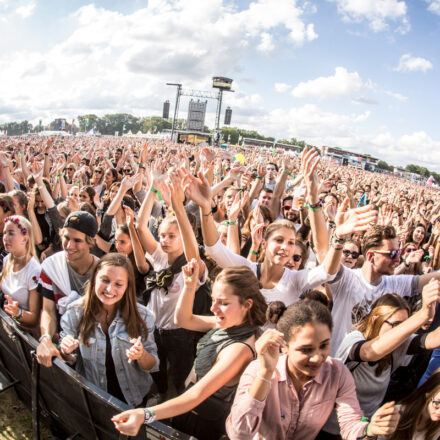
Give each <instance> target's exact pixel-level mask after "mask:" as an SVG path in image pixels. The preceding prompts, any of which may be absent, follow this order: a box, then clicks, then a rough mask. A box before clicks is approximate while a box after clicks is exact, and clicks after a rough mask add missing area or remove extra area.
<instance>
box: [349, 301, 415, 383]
mask: <svg viewBox="0 0 440 440" xmlns="http://www.w3.org/2000/svg"><path fill="white" fill-rule="evenodd" d="M398 310H406V311H407V312H408V316H409V315H410V314H411V310H410V307H409V305H408V303H407V302H406V301H405V300H404V299H403V298H402V297H400V296H399V295H397V294H395V293H387V294H385V295H383V296H381V297H380V298H379V299H377V300H376V301H375V302H374V303H373V305H372V306H371V311H370V313H369V314H368V315H367V316H365V318H364V319H362V321H360V322H359V323H358V324H356V326H355V328H356V330H359V331H360V332H361V333H362V334H363V335H364V336H365V339H366V340H367V341H369V340H371V339H374V338H375V337H377V336H378V335H379V332H380V329H381V327H382V325H383V323H384V322H385V321H386V320H387V319H389V318H391V316H392V315H393V314H394V313H396V312H397V311H398ZM391 356H392V353H390V354H388V355H387V356H385V357H384V358H382V359H381V360H380V361H379V362H378V364H377V367H376V372H375V374H376V376H377V377H379V376H380V375H381V374H382V372H383V371H384V370H385V369H386V368H387V367H388V366H389V365H391Z"/></svg>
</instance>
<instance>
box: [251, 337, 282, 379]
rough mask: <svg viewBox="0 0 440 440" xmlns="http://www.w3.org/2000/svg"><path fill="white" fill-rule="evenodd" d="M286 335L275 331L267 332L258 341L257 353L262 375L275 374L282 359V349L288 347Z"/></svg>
mask: <svg viewBox="0 0 440 440" xmlns="http://www.w3.org/2000/svg"><path fill="white" fill-rule="evenodd" d="M283 337H284V335H283V334H282V333H281V332H279V331H278V330H275V329H269V330H266V331H265V332H264V333H263V334H262V335H261V336H260V337H259V338H258V340H257V341H256V343H255V351H256V352H257V355H258V359H259V361H260V369H261V372H262V374H263V375H264V374H266V373H271V372H272V373H273V372H274V371H275V367H276V366H277V363H278V358H279V357H280V348H282V347H284V346H285V345H286V342H285V341H284V338H283Z"/></svg>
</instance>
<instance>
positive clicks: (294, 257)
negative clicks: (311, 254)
mask: <svg viewBox="0 0 440 440" xmlns="http://www.w3.org/2000/svg"><path fill="white" fill-rule="evenodd" d="M292 258H293V261H294V262H295V263H298V261H299V260H301V258H302V255H299V254H295V255H294V256H293V257H292Z"/></svg>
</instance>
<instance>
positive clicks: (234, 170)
mask: <svg viewBox="0 0 440 440" xmlns="http://www.w3.org/2000/svg"><path fill="white" fill-rule="evenodd" d="M242 169H243V165H242V164H241V163H240V162H238V161H237V162H234V163H233V164H232V166H231V169H230V170H229V173H228V177H230V178H231V179H233V180H237V179H238V175H239V174H240V171H241V170H242Z"/></svg>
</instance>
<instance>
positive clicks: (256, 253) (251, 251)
mask: <svg viewBox="0 0 440 440" xmlns="http://www.w3.org/2000/svg"><path fill="white" fill-rule="evenodd" d="M249 253H250V254H252V255H258V254H259V252H255V251H253V250H252V249H251V250H250V251H249Z"/></svg>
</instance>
